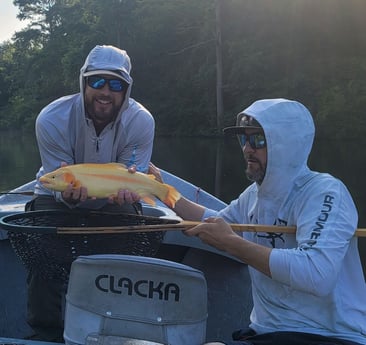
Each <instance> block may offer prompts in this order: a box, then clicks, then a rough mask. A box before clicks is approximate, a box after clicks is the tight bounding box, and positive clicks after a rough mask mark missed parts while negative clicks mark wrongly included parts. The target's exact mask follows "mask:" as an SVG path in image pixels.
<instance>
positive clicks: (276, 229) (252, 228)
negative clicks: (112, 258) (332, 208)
mask: <svg viewBox="0 0 366 345" xmlns="http://www.w3.org/2000/svg"><path fill="white" fill-rule="evenodd" d="M198 224H202V223H201V222H192V221H182V222H180V223H177V224H153V225H126V226H120V227H118V226H110V227H108V226H103V227H58V228H56V232H57V233H58V234H108V233H128V232H150V231H169V230H187V229H190V228H193V227H194V226H196V225H198ZM230 226H231V228H232V229H233V230H234V231H245V232H270V233H289V234H294V233H295V232H296V227H294V226H278V225H259V224H230ZM355 236H358V237H366V229H357V230H356V233H355Z"/></svg>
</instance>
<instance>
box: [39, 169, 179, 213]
mask: <svg viewBox="0 0 366 345" xmlns="http://www.w3.org/2000/svg"><path fill="white" fill-rule="evenodd" d="M39 182H41V183H42V185H43V186H44V187H45V188H47V189H50V190H54V191H58V192H63V191H64V190H65V189H66V187H67V186H68V185H69V184H70V183H71V184H72V185H73V187H74V188H75V189H76V188H80V187H86V188H87V190H88V196H89V197H95V198H108V197H116V196H117V192H118V191H119V190H120V189H128V190H129V191H131V192H134V193H137V194H138V195H140V196H141V198H142V200H144V201H145V202H146V203H149V204H151V205H155V201H154V199H153V196H155V197H157V198H158V199H160V200H161V201H162V202H164V203H165V204H166V205H168V206H169V207H171V208H173V207H174V206H175V203H176V202H177V201H178V200H179V199H180V193H179V192H178V191H177V190H176V189H175V188H174V187H173V186H170V185H168V184H165V183H160V182H159V181H156V180H155V177H154V175H150V174H143V173H140V172H136V173H133V174H132V173H130V172H128V170H127V169H126V167H125V166H124V165H122V164H119V163H106V164H75V165H67V166H64V167H61V168H59V169H57V170H55V171H52V172H50V173H48V174H45V175H43V176H42V177H40V179H39Z"/></svg>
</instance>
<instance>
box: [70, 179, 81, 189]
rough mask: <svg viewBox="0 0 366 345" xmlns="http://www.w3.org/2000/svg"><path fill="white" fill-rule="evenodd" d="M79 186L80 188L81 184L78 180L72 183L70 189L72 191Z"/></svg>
mask: <svg viewBox="0 0 366 345" xmlns="http://www.w3.org/2000/svg"><path fill="white" fill-rule="evenodd" d="M81 186H82V183H81V182H80V181H79V180H75V181H74V183H73V185H72V187H73V188H74V189H76V188H80V187H81Z"/></svg>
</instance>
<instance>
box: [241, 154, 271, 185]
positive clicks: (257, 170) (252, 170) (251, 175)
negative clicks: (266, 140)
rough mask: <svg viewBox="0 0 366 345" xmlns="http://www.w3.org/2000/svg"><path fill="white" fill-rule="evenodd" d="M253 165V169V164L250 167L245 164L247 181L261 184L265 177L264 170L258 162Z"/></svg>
mask: <svg viewBox="0 0 366 345" xmlns="http://www.w3.org/2000/svg"><path fill="white" fill-rule="evenodd" d="M255 165H256V166H255V167H254V166H253V164H251V165H248V164H247V168H246V170H245V174H246V176H247V179H248V180H249V181H253V182H257V183H258V184H261V183H262V182H263V180H264V176H265V175H266V168H265V167H264V166H263V164H262V163H261V162H260V161H258V160H256V164H255Z"/></svg>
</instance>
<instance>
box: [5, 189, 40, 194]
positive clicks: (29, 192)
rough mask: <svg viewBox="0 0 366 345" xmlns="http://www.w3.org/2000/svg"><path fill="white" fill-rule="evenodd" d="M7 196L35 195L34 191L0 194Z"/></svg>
mask: <svg viewBox="0 0 366 345" xmlns="http://www.w3.org/2000/svg"><path fill="white" fill-rule="evenodd" d="M5 194H17V195H33V194H34V191H32V190H25V191H22V192H0V195H5Z"/></svg>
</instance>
